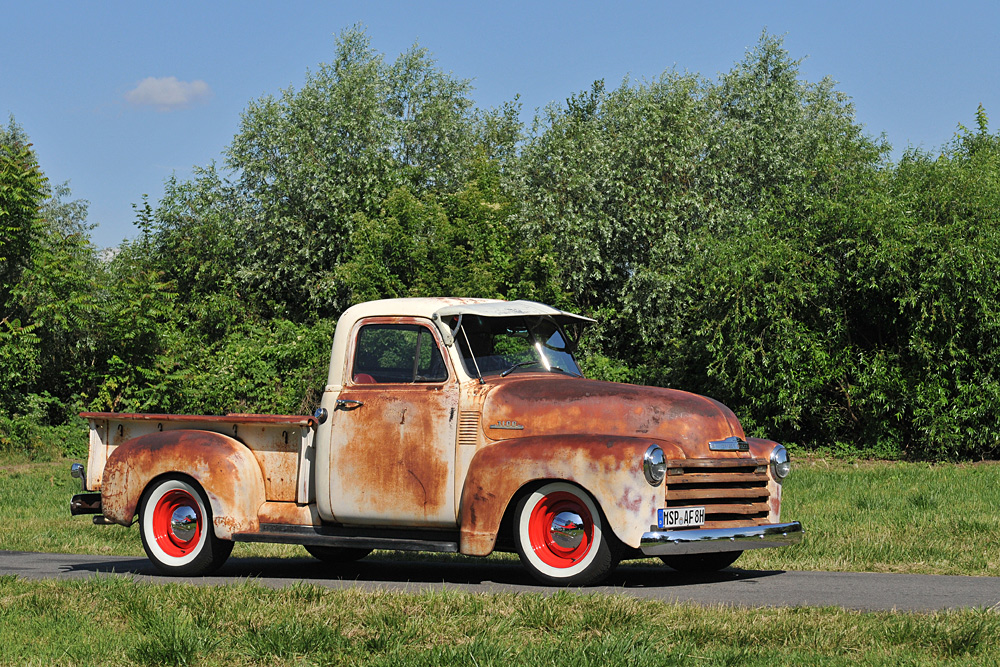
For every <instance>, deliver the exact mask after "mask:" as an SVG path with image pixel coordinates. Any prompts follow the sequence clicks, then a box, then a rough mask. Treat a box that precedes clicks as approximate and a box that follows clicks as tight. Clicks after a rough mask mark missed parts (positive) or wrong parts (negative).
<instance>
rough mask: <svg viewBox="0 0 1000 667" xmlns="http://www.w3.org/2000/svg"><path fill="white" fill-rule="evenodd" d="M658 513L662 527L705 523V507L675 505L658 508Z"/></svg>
mask: <svg viewBox="0 0 1000 667" xmlns="http://www.w3.org/2000/svg"><path fill="white" fill-rule="evenodd" d="M656 515H657V517H656V519H657V522H658V523H659V525H660V528H691V527H692V526H701V525H704V523H705V508H704V507H675V508H673V509H668V510H657V511H656Z"/></svg>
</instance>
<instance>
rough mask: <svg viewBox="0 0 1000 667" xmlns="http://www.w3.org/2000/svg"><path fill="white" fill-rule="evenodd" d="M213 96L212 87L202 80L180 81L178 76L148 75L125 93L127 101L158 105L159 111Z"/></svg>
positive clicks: (187, 104) (143, 104)
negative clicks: (158, 76) (159, 76)
mask: <svg viewBox="0 0 1000 667" xmlns="http://www.w3.org/2000/svg"><path fill="white" fill-rule="evenodd" d="M211 96H212V89H211V88H209V87H208V84H207V83H205V82H204V81H202V80H200V79H199V80H197V81H178V80H177V77H176V76H165V77H161V78H156V77H152V76H150V77H147V78H145V79H143V80H142V81H140V82H139V85H137V86H136V87H135V88H134V89H132V90H130V91H128V92H127V93H125V101H126V102H128V103H129V104H132V105H134V106H150V107H156V108H157V109H158V110H159V111H173V110H174V109H183V108H184V107H188V106H191V105H192V104H196V103H198V102H204V101H206V100H208V99H209V98H210V97H211Z"/></svg>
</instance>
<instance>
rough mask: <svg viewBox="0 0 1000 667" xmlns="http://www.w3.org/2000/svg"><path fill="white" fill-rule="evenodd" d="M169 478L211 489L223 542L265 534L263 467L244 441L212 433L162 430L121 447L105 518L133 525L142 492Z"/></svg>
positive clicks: (107, 481)
mask: <svg viewBox="0 0 1000 667" xmlns="http://www.w3.org/2000/svg"><path fill="white" fill-rule="evenodd" d="M168 473H181V474H184V475H188V476H189V477H191V478H192V479H194V480H195V481H196V482H198V483H199V484H200V485H201V488H202V489H204V490H205V495H206V496H208V502H209V504H210V505H211V506H212V516H213V518H214V523H215V534H216V536H217V537H220V538H222V539H228V538H230V537H231V536H232V534H233V533H236V532H255V531H257V530H259V529H260V523H259V521H258V518H257V512H258V510H259V509H260V507H261V505H263V504H264V499H265V497H264V479H263V475H262V474H261V470H260V465H259V464H258V463H257V459H256V458H254V455H253V453H252V452H251V451H250V450H249V449H247V447H246V446H245V445H243V444H242V443H241V442H239V441H237V440H234V439H233V438H230V437H228V436H226V435H222V434H221V433H213V432H211V431H193V430H191V431H188V430H178V431H162V432H158V433H150V434H148V435H143V436H140V437H138V438H133V439H132V440H129V441H127V442H125V443H123V444H121V445H119V446H118V447H117V448H116V449H115V451H114V452H113V453H112V454H111V456H110V457H109V458H108V462H107V464H106V465H105V466H104V476H103V478H102V480H101V506H102V508H103V512H104V516H106V517H107V518H109V519H111V520H112V521H114V522H115V523H120V524H122V525H125V526H128V525H131V524H132V518H133V517H134V516H135V514H136V512H137V510H138V505H139V499H140V498H141V497H142V492H143V491H144V490H145V489H146V487H147V486H148V485H149V483H150V482H151V481H152V480H153V479H155V478H156V477H159V476H160V475H164V474H168Z"/></svg>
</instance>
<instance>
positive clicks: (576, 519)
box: [549, 512, 584, 549]
mask: <svg viewBox="0 0 1000 667" xmlns="http://www.w3.org/2000/svg"><path fill="white" fill-rule="evenodd" d="M549 530H550V531H551V533H552V541H553V542H555V543H556V544H557V545H559V546H560V547H562V548H563V549H575V548H577V547H578V546H580V544H581V543H582V542H583V537H584V532H583V518H582V517H581V516H580V515H579V514H576V513H575V512H559V514H557V515H556V518H554V519H553V520H552V527H551V528H550V529H549Z"/></svg>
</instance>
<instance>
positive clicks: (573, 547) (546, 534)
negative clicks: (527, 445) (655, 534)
mask: <svg viewBox="0 0 1000 667" xmlns="http://www.w3.org/2000/svg"><path fill="white" fill-rule="evenodd" d="M514 523H515V526H514V541H515V543H516V545H517V553H518V556H520V558H521V563H522V564H524V566H525V567H526V568H527V569H528V571H529V572H531V574H532V576H533V577H535V579H537V580H538V581H540V582H542V583H544V584H549V585H555V586H586V585H588V584H594V583H597V582H599V581H601V580H602V579H604V578H605V577H606V576H608V574H609V573H610V572H611V570H613V569H614V567H615V565H617V564H618V558H617V556H616V553H617V550H616V549H613V548H612V547H613V542H612V540H614V537H613V536H612V535H610V534H605V530H604V522H603V520H602V517H601V512H600V510H599V509H598V507H597V505H596V504H595V503H594V501H593V500H592V499H591V498H590V496H589V495H588V494H587V493H586V492H585V491H584V490H583V489H581V488H579V487H577V486H573V485H572V484H567V483H566V482H551V483H548V484H545V485H543V486H541V487H539V488H537V489H536V490H535V491H533V492H532V493H529V494H528V495H526V496H525V497H524V498H522V499H521V501H520V502H519V503H518V506H517V512H516V514H515V517H514Z"/></svg>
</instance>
